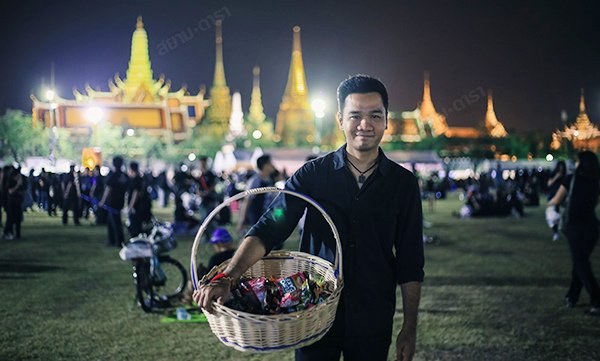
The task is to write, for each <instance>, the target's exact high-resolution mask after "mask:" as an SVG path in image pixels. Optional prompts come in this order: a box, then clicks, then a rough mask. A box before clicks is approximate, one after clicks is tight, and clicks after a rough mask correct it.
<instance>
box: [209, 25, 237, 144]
mask: <svg viewBox="0 0 600 361" xmlns="http://www.w3.org/2000/svg"><path fill="white" fill-rule="evenodd" d="M221 25H222V22H221V20H217V21H216V22H215V26H216V34H215V43H216V54H215V55H216V56H215V76H214V80H213V85H212V87H211V88H210V102H211V104H210V106H209V107H208V109H207V110H206V119H207V120H208V123H209V124H208V126H209V127H210V128H211V132H212V135H214V136H215V137H217V138H218V139H220V138H222V137H223V136H225V134H227V131H228V128H229V126H228V122H229V118H230V116H231V93H230V92H229V88H228V87H227V82H226V81H225V66H224V65H223V34H222V29H221Z"/></svg>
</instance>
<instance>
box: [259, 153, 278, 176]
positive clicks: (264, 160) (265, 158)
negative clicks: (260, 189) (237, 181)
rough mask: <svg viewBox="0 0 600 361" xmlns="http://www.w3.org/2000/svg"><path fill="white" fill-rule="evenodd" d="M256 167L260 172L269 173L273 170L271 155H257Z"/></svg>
mask: <svg viewBox="0 0 600 361" xmlns="http://www.w3.org/2000/svg"><path fill="white" fill-rule="evenodd" d="M256 168H258V170H259V171H260V172H261V173H266V174H271V172H273V170H274V167H273V163H271V155H269V154H264V155H261V156H260V157H258V158H257V159H256Z"/></svg>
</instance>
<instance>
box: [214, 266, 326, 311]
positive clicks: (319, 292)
mask: <svg viewBox="0 0 600 361" xmlns="http://www.w3.org/2000/svg"><path fill="white" fill-rule="evenodd" d="M328 289H329V285H328V284H327V283H326V282H324V280H323V279H322V278H319V277H314V276H310V275H309V274H308V273H307V272H298V273H295V274H293V275H291V276H289V277H280V278H274V277H270V278H265V277H258V278H243V279H241V280H240V283H239V285H238V287H236V288H235V289H233V290H232V298H231V299H230V300H229V301H227V302H226V303H225V306H227V307H229V308H233V309H236V310H238V311H243V312H249V313H254V314H263V315H273V314H281V313H285V314H287V313H292V312H296V311H302V310H307V309H309V308H311V307H314V306H315V305H318V304H320V303H322V302H323V301H325V300H326V299H327V297H328V296H329V294H330V293H329V291H328Z"/></svg>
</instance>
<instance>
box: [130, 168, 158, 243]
mask: <svg viewBox="0 0 600 361" xmlns="http://www.w3.org/2000/svg"><path fill="white" fill-rule="evenodd" d="M127 194H128V195H129V204H128V206H127V214H128V215H129V235H130V236H131V237H132V238H133V237H137V236H138V235H139V234H140V233H142V224H143V223H144V222H149V221H150V218H151V211H150V209H151V207H152V203H151V200H150V195H149V194H148V191H147V190H146V186H145V182H144V178H142V176H141V174H140V168H139V164H138V163H137V162H131V163H129V189H128V191H127Z"/></svg>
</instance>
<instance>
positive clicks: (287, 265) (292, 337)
mask: <svg viewBox="0 0 600 361" xmlns="http://www.w3.org/2000/svg"><path fill="white" fill-rule="evenodd" d="M265 193H286V194H289V195H292V196H295V197H298V198H301V199H303V200H305V201H306V202H308V203H309V204H310V205H312V206H313V207H315V208H316V209H317V210H318V211H319V212H321V214H322V215H323V217H324V218H325V220H326V221H327V223H328V224H329V226H330V227H331V230H332V231H333V236H334V238H335V243H336V254H335V260H334V264H332V263H331V262H328V261H325V260H323V259H322V258H319V257H316V256H313V255H310V254H307V253H303V252H295V251H273V252H271V253H269V254H268V255H267V256H265V257H263V258H262V259H261V260H260V261H258V262H257V263H256V264H254V265H253V266H252V267H250V269H248V270H247V271H246V273H245V274H244V276H246V277H261V276H263V277H265V276H266V277H268V276H274V277H280V276H290V275H292V274H294V273H297V272H304V271H306V272H308V273H309V274H310V275H320V276H322V277H323V278H324V279H325V281H328V282H330V283H331V284H333V290H332V294H331V295H330V296H329V297H328V298H327V299H326V300H325V301H324V302H323V303H321V304H319V305H316V306H314V307H312V308H310V309H307V310H303V311H298V312H294V313H290V314H281V315H256V314H251V313H247V312H241V311H237V310H234V309H231V308H229V307H226V306H224V305H219V304H217V303H216V302H215V303H214V304H213V307H214V313H212V314H210V313H208V312H204V313H205V315H206V318H207V319H208V322H209V324H210V328H211V330H212V332H213V333H214V334H215V335H216V336H217V338H218V339H219V340H220V341H221V342H222V343H224V344H225V345H227V346H229V347H233V348H235V349H236V350H239V351H245V352H273V351H279V350H285V349H294V348H299V347H304V346H308V345H310V344H312V343H314V342H316V341H318V340H319V339H321V338H322V337H323V336H324V335H325V333H326V332H327V331H328V330H329V328H331V325H332V324H333V321H334V319H335V314H336V311H337V305H338V302H339V299H340V294H341V291H342V287H343V276H342V251H341V249H342V248H341V243H340V237H339V234H338V231H337V229H336V228H335V225H334V224H333V221H332V220H331V218H330V217H329V215H328V214H327V213H326V212H325V211H324V210H323V208H321V206H320V205H318V204H317V203H316V202H315V201H314V200H312V199H310V198H309V197H307V196H305V195H303V194H300V193H296V192H292V191H289V190H282V189H278V188H274V187H266V188H256V189H250V190H247V191H245V192H242V193H239V194H237V195H235V196H233V197H231V198H229V199H227V200H226V201H225V202H223V203H222V204H220V205H219V206H217V207H216V208H215V209H214V210H213V211H212V212H211V213H210V214H209V215H208V216H207V217H206V219H205V221H204V222H203V223H202V225H201V226H200V229H199V230H198V233H197V234H196V239H195V240H194V245H193V246H192V255H191V267H190V270H191V279H192V283H193V285H194V289H198V287H199V286H200V285H201V284H204V282H206V281H207V280H210V279H211V278H212V277H213V276H215V275H216V274H217V273H219V272H222V271H223V270H224V269H225V268H226V267H227V264H228V263H229V261H226V262H224V263H222V264H221V265H219V266H217V267H215V268H213V269H212V270H210V271H209V272H208V274H206V275H205V276H204V277H203V278H202V280H198V275H197V268H196V253H197V251H198V247H199V245H200V240H201V239H202V235H203V233H204V232H205V231H206V229H207V226H208V224H209V223H210V221H211V220H212V218H213V217H215V215H216V214H218V212H219V211H220V210H221V209H222V208H223V207H226V206H228V205H229V204H230V203H232V202H234V201H236V200H238V199H241V198H244V197H247V196H253V195H257V194H265Z"/></svg>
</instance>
